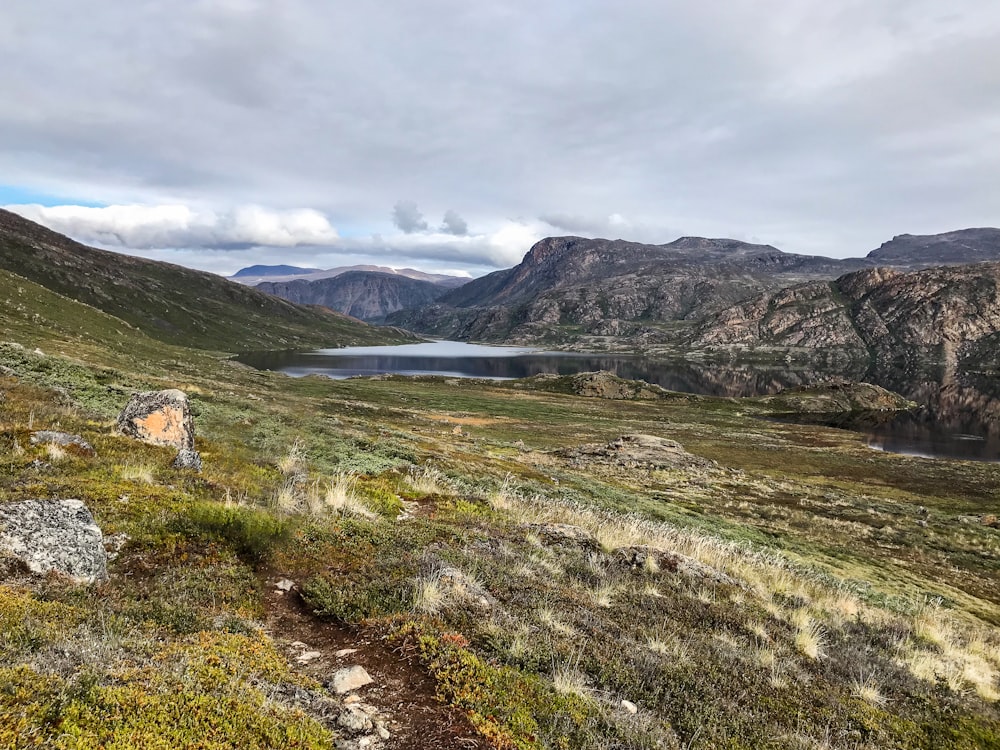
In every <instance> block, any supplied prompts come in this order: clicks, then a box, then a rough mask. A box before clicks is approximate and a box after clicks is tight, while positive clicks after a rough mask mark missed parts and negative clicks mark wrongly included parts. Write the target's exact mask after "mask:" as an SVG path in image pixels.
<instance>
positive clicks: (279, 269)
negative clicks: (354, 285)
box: [229, 265, 320, 281]
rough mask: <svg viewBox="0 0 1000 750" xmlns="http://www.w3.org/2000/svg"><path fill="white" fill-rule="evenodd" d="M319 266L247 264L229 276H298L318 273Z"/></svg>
mask: <svg viewBox="0 0 1000 750" xmlns="http://www.w3.org/2000/svg"><path fill="white" fill-rule="evenodd" d="M319 270H320V269H319V268H302V267H301V266H288V265H280V266H262V265H256V266H247V267H246V268H241V269H240V270H239V271H237V272H236V273H234V274H233V275H232V276H230V277H229V278H231V279H233V280H234V281H236V280H240V279H244V278H247V277H250V278H257V277H267V276H296V275H303V274H309V273H316V272H317V271H319Z"/></svg>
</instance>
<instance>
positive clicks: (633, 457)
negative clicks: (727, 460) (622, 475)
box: [556, 435, 716, 469]
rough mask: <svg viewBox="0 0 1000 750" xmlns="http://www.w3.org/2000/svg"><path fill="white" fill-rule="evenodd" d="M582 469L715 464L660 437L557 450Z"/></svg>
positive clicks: (626, 437)
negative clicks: (596, 466)
mask: <svg viewBox="0 0 1000 750" xmlns="http://www.w3.org/2000/svg"><path fill="white" fill-rule="evenodd" d="M556 455H559V456H562V457H563V458H567V459H569V460H570V462H571V463H573V464H574V465H578V466H586V465H588V464H605V465H612V466H617V467H619V468H625V469H692V468H702V469H707V468H713V467H715V466H716V463H715V462H714V461H710V460H709V459H707V458H702V457H701V456H695V455H693V454H691V453H688V452H687V451H686V450H684V446H682V445H681V444H680V443H677V442H675V441H673V440H668V439H667V438H661V437H658V436H656V435H622V436H621V437H620V438H618V439H617V440H612V441H611V442H610V443H606V444H604V443H587V444H585V445H579V446H576V447H574V448H564V449H562V450H559V451H556Z"/></svg>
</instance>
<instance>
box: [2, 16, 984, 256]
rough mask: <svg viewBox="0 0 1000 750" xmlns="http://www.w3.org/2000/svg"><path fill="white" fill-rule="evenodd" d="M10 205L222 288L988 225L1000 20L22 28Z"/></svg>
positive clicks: (8, 25)
mask: <svg viewBox="0 0 1000 750" xmlns="http://www.w3.org/2000/svg"><path fill="white" fill-rule="evenodd" d="M0 64H2V69H3V71H4V74H3V76H0V100H2V101H3V102H4V103H5V104H4V106H3V107H2V108H0V205H3V206H5V207H7V208H9V209H11V210H14V211H17V212H18V213H21V214H22V215H24V216H27V217H28V218H31V219H33V220H35V221H39V222H41V223H43V224H45V225H47V226H50V227H52V228H53V229H56V230H57V231H60V232H64V233H66V234H69V235H70V236H72V237H74V238H76V239H79V240H81V241H84V242H87V243H89V244H94V245H98V246H101V247H106V248H109V249H113V250H117V251H121V252H127V253H130V254H135V255H142V256H144V257H149V258H155V259H159V260H167V261H171V262H174V263H179V264H182V265H187V266H191V267H195V268H201V269H205V270H209V271H214V272H217V273H225V274H228V273H232V272H235V271H236V270H237V269H239V268H241V267H243V266H247V265H251V264H255V263H275V264H277V263H290V264H295V265H303V266H312V267H320V268H327V267H332V266H339V265H351V264H355V263H375V264H379V265H388V266H393V267H403V266H409V267H415V268H421V269H423V270H427V271H437V272H440V271H445V272H455V273H463V274H471V275H478V274H481V273H484V272H487V271H490V270H493V269H495V268H503V267H509V266H511V265H514V264H516V263H517V262H518V261H519V260H520V258H521V257H522V256H523V255H524V253H525V252H527V250H528V249H529V248H530V247H531V245H532V244H533V243H534V242H535V241H537V240H538V239H541V238H542V237H545V236H550V235H567V234H575V235H582V236H588V237H608V238H622V239H628V240H635V241H641V242H653V243H665V242H670V241H671V240H674V239H676V238H677V237H680V236H685V235H697V236H709V237H731V238H735V239H740V240H746V241H753V242H763V243H769V244H772V245H775V246H776V247H779V248H781V249H782V250H786V251H789V252H803V253H810V254H820V255H829V256H833V257H848V256H858V255H863V254H865V253H867V252H868V251H870V250H872V249H874V248H875V247H878V245H880V244H881V243H882V242H884V241H886V240H888V239H890V238H891V237H892V236H894V235H896V234H901V233H912V234H928V233H936V232H943V231H949V230H953V229H959V228H964V227H970V226H997V225H1000V4H998V3H991V2H985V1H984V0H951V2H948V3H942V2H940V1H939V0H838V2H830V1H829V0H699V2H693V1H689V2H681V1H680V0H615V2H611V0H531V1H530V2H529V1H528V0H491V2H489V3H476V2H468V0H462V1H459V0H421V2H412V0H381V1H380V2H377V3H360V2H355V3H346V2H345V3H341V2H338V3H331V2H326V1H325V0H175V1H174V2H169V3H168V2H163V1H162V0H131V2H128V3H110V2H98V3H81V2H79V0H4V1H3V3H2V4H0Z"/></svg>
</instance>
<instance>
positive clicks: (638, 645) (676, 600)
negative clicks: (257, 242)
mask: <svg viewBox="0 0 1000 750" xmlns="http://www.w3.org/2000/svg"><path fill="white" fill-rule="evenodd" d="M28 283H29V282H24V284H28ZM24 288H25V289H31V287H30V286H25V287H24ZM8 296H9V297H10V299H11V300H12V303H14V304H15V305H16V304H21V305H24V306H25V310H24V313H25V314H28V313H29V312H30V309H29V308H28V307H27V305H28V296H27V294H25V295H24V296H18V295H17V294H16V292H15V290H13V289H9V290H8ZM0 297H2V295H0ZM39 304H42V305H51V308H49V309H43V308H40V310H42V312H40V313H39V314H43V313H44V315H45V319H46V321H48V322H47V323H46V324H45V325H40V326H32V325H30V315H29V317H28V318H25V317H18V315H19V314H18V315H15V314H13V313H11V314H10V316H9V320H10V328H9V331H8V335H9V336H10V337H14V338H17V339H18V341H19V342H20V343H22V344H23V346H22V347H20V348H19V347H16V346H10V345H6V346H0V364H3V365H4V366H6V367H9V368H11V370H13V371H14V372H15V373H16V377H3V378H0V390H2V392H3V394H4V400H3V403H2V406H0V448H3V459H2V460H0V502H6V501H13V500H19V499H26V498H29V497H79V498H81V499H82V500H84V502H86V503H87V504H88V506H89V507H90V508H91V509H92V511H93V512H94V514H95V517H96V518H97V520H98V523H99V524H100V525H101V526H102V528H103V529H104V530H105V531H106V532H107V533H109V534H118V533H121V534H125V535H127V537H128V541H127V542H126V543H125V545H124V547H123V548H122V550H121V552H120V554H119V556H118V558H117V559H116V560H115V561H114V562H113V563H112V564H111V574H112V583H111V584H109V585H108V586H106V587H104V588H102V589H100V590H93V591H91V590H87V589H79V588H76V587H72V586H67V585H63V584H60V583H59V582H58V581H53V580H30V581H29V580H23V581H21V582H19V583H13V584H12V583H5V584H2V585H0V638H2V639H3V640H2V646H3V647H2V648H0V712H5V713H2V718H3V721H0V727H3V728H2V729H0V745H3V746H16V743H17V742H23V741H24V738H26V737H40V738H42V740H43V741H44V742H48V743H49V744H52V746H58V744H53V743H58V742H68V740H60V739H59V737H61V736H62V735H61V734H56V732H55V730H54V729H53V728H52V727H53V726H55V725H54V724H53V723H52V717H53V716H55V717H57V719H58V721H60V722H62V723H61V724H60V725H59V726H61V727H62V728H64V729H66V728H70V729H72V730H73V731H74V732H78V733H79V736H81V737H85V738H86V741H90V742H91V743H92V744H95V743H96V744H100V743H102V742H103V743H105V744H106V745H108V746H114V745H113V743H114V742H122V741H123V740H122V739H121V738H123V737H133V738H134V737H142V738H151V737H153V736H155V731H154V727H156V726H158V723H159V722H163V721H166V720H167V719H166V718H165V717H166V716H168V715H174V714H177V713H178V712H179V713H180V714H183V715H185V716H190V717H191V724H190V726H187V725H185V727H186V728H185V727H181V726H178V727H175V728H174V729H171V730H170V731H171V732H173V734H168V735H167V736H166V737H167V739H166V740H164V741H165V742H168V743H171V746H178V747H183V746H191V745H192V744H193V743H194V742H196V738H200V739H203V740H204V743H205V745H206V746H209V747H225V746H227V745H226V743H227V742H228V743H229V745H228V746H232V745H235V744H242V745H243V746H254V743H257V746H275V747H281V746H285V747H293V746H297V747H312V746H319V743H321V742H327V746H329V744H330V742H332V738H331V737H330V735H329V733H328V732H327V730H325V729H324V728H323V726H322V724H321V723H319V721H318V717H317V716H313V715H311V714H310V713H309V710H308V707H305V708H303V707H298V708H296V707H295V706H291V705H285V704H283V703H280V702H268V701H266V700H265V699H266V698H267V696H268V695H271V694H274V693H273V691H272V687H273V686H274V685H278V686H281V685H285V686H287V685H298V686H300V687H301V689H302V690H306V691H315V690H318V689H319V688H318V686H316V685H314V684H311V683H308V681H306V682H302V679H303V678H301V676H299V675H296V674H295V673H294V672H293V671H290V670H288V669H287V668H286V667H285V666H284V664H283V663H282V662H281V658H280V654H278V653H277V651H276V650H275V647H274V643H273V642H272V641H271V640H270V638H269V637H268V636H267V635H265V634H264V633H262V632H261V631H260V629H259V623H260V622H261V620H262V619H263V618H265V617H266V615H267V609H266V607H267V604H266V602H267V598H266V597H265V596H264V595H263V594H262V591H263V590H264V581H265V580H269V579H268V578H267V577H268V576H269V575H270V574H271V573H272V572H273V571H275V570H280V571H281V574H282V575H283V576H288V577H290V578H292V579H294V580H296V581H299V582H301V589H302V591H303V593H304V595H305V596H306V598H307V600H308V602H309V604H310V605H311V607H312V608H313V609H314V610H315V611H317V612H319V613H320V615H319V616H321V617H326V618H330V619H334V620H337V621H338V622H340V623H342V624H343V625H344V626H345V627H349V628H352V629H355V632H357V633H358V636H359V637H361V638H368V639H372V642H375V641H378V640H382V641H384V642H385V643H386V644H387V647H389V648H392V649H395V651H393V653H396V654H398V655H399V658H401V659H407V660H410V661H411V663H412V664H414V665H417V666H418V667H419V669H421V670H422V671H423V672H424V673H425V674H427V675H428V676H429V678H430V679H431V680H432V682H433V685H434V686H435V689H436V690H437V692H438V694H439V696H440V697H441V699H442V700H443V701H445V702H447V703H448V704H450V705H452V706H454V707H456V708H458V709H459V710H461V711H462V712H463V714H464V715H467V716H469V717H470V721H472V722H473V724H474V725H475V726H476V728H477V729H478V731H479V732H480V733H481V734H482V735H483V736H484V737H485V738H488V739H489V740H490V741H491V742H493V743H494V744H496V745H497V746H499V747H509V748H536V747H564V748H568V747H573V748H602V747H609V746H620V747H692V748H696V747H701V748H708V747H730V748H755V747H763V748H778V747H794V746H809V743H812V746H820V744H821V743H822V742H827V741H828V742H829V744H830V746H834V747H871V748H874V747H896V748H922V747H943V748H949V747H950V748H972V747H990V746H996V745H997V744H998V742H1000V739H998V738H1000V717H998V713H997V702H998V698H1000V695H998V689H1000V683H998V675H1000V632H998V623H1000V593H998V591H1000V588H998V586H997V583H998V578H1000V576H998V572H1000V543H998V537H997V534H996V531H995V530H993V529H988V528H986V527H981V526H980V525H972V524H963V523H961V522H959V521H957V520H956V519H957V518H959V517H960V516H962V515H965V514H971V513H972V512H973V511H974V510H975V509H976V508H982V507H986V505H987V504H988V503H990V502H993V501H994V499H995V487H996V484H997V481H998V480H1000V468H998V467H996V466H990V465H978V464H977V465H973V464H961V463H952V462H930V461H919V460H915V459H910V458H907V457H901V456H891V455H881V454H873V453H870V452H868V451H867V450H865V449H864V448H863V446H860V445H858V443H857V441H856V440H855V439H853V438H852V437H851V436H850V434H849V433H841V432H839V431H832V430H825V429H823V428H818V427H808V428H807V427H798V426H794V425H784V424H776V423H766V422H761V421H759V420H757V419H756V418H755V415H756V414H758V413H760V411H759V409H762V408H763V407H760V406H758V405H756V404H755V403H754V402H734V401H731V400H713V399H701V400H697V401H685V400H670V401H666V400H665V401H663V402H662V403H661V402H658V401H657V402H646V403H632V402H615V403H613V404H609V403H607V402H603V401H601V400H600V399H580V398H576V397H574V396H572V395H567V394H562V393H555V392H539V391H535V390H533V389H532V388H530V387H527V386H525V385H524V384H518V383H516V382H515V383H503V384H488V383H460V384H457V385H456V384H447V383H445V382H444V381H443V380H442V379H440V378H413V379H405V378H389V379H385V380H366V379H361V380H351V381H339V382H335V381H325V380H320V379H315V378H303V379H298V380H293V379H289V378H284V377H282V376H278V375H275V374H272V373H263V372H254V371H249V370H244V369H241V368H236V367H233V366H232V365H231V364H229V363H227V362H226V361H224V360H222V359H220V358H216V357H213V356H211V355H209V354H206V353H205V352H197V351H194V350H186V349H182V348H180V347H171V346H167V345H162V344H160V343H158V342H155V341H151V340H150V339H149V338H148V337H146V336H144V335H143V334H141V333H140V332H138V331H135V330H133V329H129V328H125V327H122V325H121V323H120V322H116V319H114V318H111V317H110V316H107V315H106V314H104V313H100V312H99V311H96V310H93V309H92V308H86V307H84V306H82V305H80V306H75V303H73V304H71V303H69V302H68V301H65V300H63V301H62V302H60V301H59V299H58V298H57V297H55V296H54V295H50V297H44V295H42V298H41V302H39ZM60 311H62V312H60ZM70 312H72V314H70ZM60 316H62V317H60ZM75 319H78V320H80V321H83V322H82V323H80V325H88V326H89V325H93V326H95V327H96V328H95V333H94V335H93V336H91V337H85V336H84V335H83V334H82V333H81V332H80V331H81V329H80V328H79V327H77V328H73V321H74V320H75ZM116 331H121V333H120V334H119V333H117V332H116ZM36 346H37V347H40V348H41V349H42V350H43V351H47V352H49V353H47V354H41V355H38V354H35V353H34V351H33V350H34V348H35V347H36ZM60 352H62V353H60ZM178 384H183V386H184V388H185V389H186V390H187V391H188V392H189V393H190V394H192V404H193V408H194V409H195V412H196V424H197V430H198V443H199V444H198V449H199V451H200V452H201V454H202V456H203V458H204V460H205V468H204V471H203V472H202V473H201V474H200V475H193V474H190V473H181V472H176V471H174V470H173V469H171V468H170V461H171V460H172V457H173V456H172V453H171V452H170V451H169V450H167V449H161V448H156V447H153V446H145V445H141V444H134V443H132V442H130V441H127V440H126V439H124V438H122V437H120V436H115V435H113V434H111V430H110V426H111V422H112V419H113V417H114V415H115V412H116V409H118V408H120V406H121V405H122V404H123V403H124V402H125V401H126V400H127V398H128V395H129V394H130V392H131V391H132V390H133V389H140V388H141V389H149V388H160V387H169V386H171V385H178ZM249 396H253V398H248V397H249ZM450 415H461V416H462V418H467V417H469V416H470V415H472V418H476V419H478V420H480V421H481V422H482V426H477V427H476V430H475V432H474V435H473V437H471V438H469V437H466V436H463V437H462V438H461V439H459V438H458V437H457V436H453V435H451V434H450V433H448V432H447V431H444V430H441V429H440V424H441V418H442V417H448V416H450ZM29 424H30V425H31V427H32V428H33V429H49V428H52V429H56V428H58V429H65V430H68V431H71V432H74V433H77V434H80V435H82V436H83V437H84V438H85V439H87V440H88V442H90V443H91V444H92V445H94V447H95V449H96V451H97V456H95V457H92V458H86V459H84V458H82V457H79V456H75V455H72V456H67V457H66V459H65V460H62V461H52V460H50V458H49V456H48V454H47V450H48V448H47V447H45V446H33V445H31V444H30V442H29V440H28V437H29ZM626 432H636V433H652V434H663V435H665V436H669V437H671V438H672V439H676V440H678V441H679V442H681V443H682V444H683V445H684V446H685V448H686V449H687V450H689V451H691V452H692V453H695V454H697V455H699V456H704V457H707V458H711V459H713V460H715V461H717V462H718V466H717V467H715V468H692V469H678V470H669V471H659V470H658V471H648V470H643V469H622V470H609V469H607V468H601V467H595V466H588V465H574V464H572V463H570V462H567V461H565V460H563V459H561V458H560V457H559V456H558V455H557V454H554V453H552V452H551V451H552V450H554V449H557V448H561V447H565V445H566V443H567V442H568V441H571V440H572V441H573V442H576V441H579V442H581V443H582V442H602V441H603V442H608V441H610V440H612V439H614V438H616V437H618V436H619V435H621V434H622V433H626ZM571 435H572V436H573V437H572V438H571V437H570V436H571ZM519 441H520V443H523V445H524V448H521V447H515V446H516V444H518V443H519ZM36 460H38V461H42V462H47V463H49V464H51V467H50V468H47V469H37V468H32V462H34V461H36ZM150 479H151V480H152V481H148V480H150ZM404 503H406V505H405V506H404ZM921 506H922V507H924V508H927V513H926V515H921V514H919V513H918V511H917V509H918V508H920V507H921ZM404 507H405V508H406V509H407V513H406V518H405V519H404V520H396V519H397V517H398V516H399V515H400V512H401V511H402V510H403V509H404ZM917 519H922V520H925V521H926V526H921V525H918V524H917V523H916V520H917ZM558 524H563V525H567V526H571V527H575V528H576V529H577V531H578V533H575V534H574V535H573V536H572V537H559V536H558V535H556V534H554V533H553V532H552V530H551V529H552V527H553V525H558ZM845 540H846V541H845ZM441 571H464V573H463V574H462V576H461V577H460V578H459V577H455V576H454V574H449V575H451V576H452V577H450V578H448V579H447V580H442V578H441V576H440V575H439V574H440V573H441ZM456 581H459V583H456ZM463 587H468V591H475V592H478V591H482V592H483V593H484V594H485V595H486V596H482V597H481V596H479V595H478V593H476V594H472V595H466V594H465V593H463V591H465V590H466V589H464V588H463ZM481 600H485V601H486V604H483V603H482V601H481ZM289 689H290V688H289ZM622 698H624V699H626V700H629V701H631V702H633V703H635V704H637V705H640V706H641V707H642V710H641V712H640V715H639V716H638V717H635V716H630V715H627V713H626V712H624V711H622V710H621V707H620V700H621V699H622ZM261 707H264V708H261ZM172 712H173V713H172ZM88 717H91V718H88ZM95 717H103V718H102V719H101V721H100V722H99V721H98V720H97V718H95ZM99 724H103V726H104V727H105V728H106V730H102V729H100V728H99ZM278 726H281V727H284V728H285V730H286V735H282V736H280V737H279V736H277V735H275V734H274V732H275V731H276V730H275V727H278ZM830 727H837V728H845V729H844V731H845V732H851V733H853V734H850V736H848V735H846V734H845V735H843V736H840V735H837V736H832V735H831V734H830V732H831V730H830ZM4 731H6V732H7V734H6V735H4V734H2V732H4ZM101 731H105V734H101V733H100V732H101ZM838 731H839V730H838ZM128 733H132V734H128ZM212 743H215V744H214V745H213V744H212ZM269 743H270V744H269ZM296 743H297V744H296ZM310 743H312V744H310ZM796 743H798V745H797V744H796Z"/></svg>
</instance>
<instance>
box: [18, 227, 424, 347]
mask: <svg viewBox="0 0 1000 750" xmlns="http://www.w3.org/2000/svg"><path fill="white" fill-rule="evenodd" d="M0 268H3V269H6V270H7V271H10V272H11V273H14V274H17V275H18V276H21V277H23V278H26V279H28V280H30V281H33V282H35V283H37V284H39V285H41V286H43V287H46V288H47V289H50V290H52V291H54V292H57V293H59V294H61V295H63V296H65V297H69V298H70V299H74V300H77V301H79V302H83V303H85V304H87V305H90V306H92V307H94V308H97V309H99V310H102V311H104V312H106V313H108V314H110V315H114V316H116V317H118V318H120V319H122V320H124V321H127V322H128V323H129V324H131V325H133V326H135V327H136V328H138V329H140V330H142V331H143V332H144V333H145V334H146V335H148V336H150V337H151V338H154V339H156V340H158V341H162V342H165V343H170V344H176V345H182V346H187V347H194V348H200V349H211V350H216V351H246V350H254V349H295V348H315V347H319V346H344V345H348V344H377V343H398V342H401V341H403V340H405V339H406V338H407V337H406V336H405V335H404V334H402V333H400V332H398V331H393V330H390V329H383V328H376V327H371V326H368V325H365V324H364V323H361V322H359V321H357V320H354V319H353V318H348V317H346V316H344V315H340V314H339V313H334V312H331V311H329V310H326V309H325V308H318V307H305V306H302V305H293V304H291V303H289V302H286V301H284V300H282V299H279V298H277V297H272V296H271V295H267V294H264V293H263V292H259V291H257V290H255V289H252V288H250V287H246V286H243V285H242V284H237V283H235V282H232V281H229V280H227V279H224V278H222V277H221V276H216V275H214V274H209V273H203V272H201V271H192V270H190V269H187V268H182V267H180V266H175V265H171V264H169V263H158V262H155V261H150V260H143V259H141V258H134V257H130V256H127V255H121V254H118V253H110V252H106V251H104V250H98V249H95V248H90V247H86V246H84V245H81V244H79V243H77V242H74V241H72V240H70V239H68V238H66V237H64V236H62V235H60V234H57V233H55V232H52V231H50V230H48V229H45V228H44V227H41V226H39V225H37V224H34V223H32V222H30V221H27V220H26V219H22V218H21V217H19V216H16V215H15V214H12V213H10V212H7V211H3V210H0Z"/></svg>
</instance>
